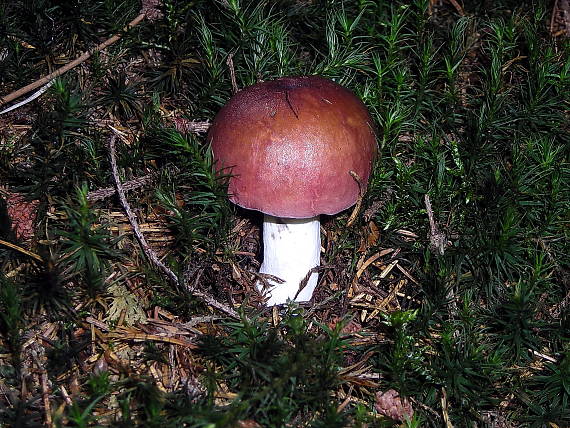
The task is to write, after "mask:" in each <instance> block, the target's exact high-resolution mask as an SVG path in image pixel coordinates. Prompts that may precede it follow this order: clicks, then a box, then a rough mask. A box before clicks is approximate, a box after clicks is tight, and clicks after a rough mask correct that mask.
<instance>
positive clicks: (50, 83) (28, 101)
mask: <svg viewBox="0 0 570 428" xmlns="http://www.w3.org/2000/svg"><path fill="white" fill-rule="evenodd" d="M54 83H55V79H53V80H50V81H49V82H48V83H47V84H46V85H44V86H43V87H42V88H40V90H39V91H37V92H34V93H33V94H32V95H31V96H29V97H28V98H26V99H25V100H23V101H20V102H19V103H16V104H14V105H13V106H10V107H8V108H6V109H4V110H2V111H0V114H5V113H8V112H9V111H12V110H16V109H17V108H18V107H22V106H24V105H26V104H28V103H30V102H32V101H34V100H35V99H36V98H38V97H39V96H40V95H42V94H43V93H44V92H45V91H47V90H48V89H49V88H50V86H51V85H53V84H54Z"/></svg>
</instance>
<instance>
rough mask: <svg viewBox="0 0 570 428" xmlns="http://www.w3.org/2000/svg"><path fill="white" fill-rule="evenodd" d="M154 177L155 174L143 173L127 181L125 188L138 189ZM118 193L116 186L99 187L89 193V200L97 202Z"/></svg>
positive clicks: (127, 189) (126, 189) (128, 189)
mask: <svg viewBox="0 0 570 428" xmlns="http://www.w3.org/2000/svg"><path fill="white" fill-rule="evenodd" d="M153 178H154V175H153V174H147V175H143V176H142V177H138V178H135V179H133V180H129V181H125V182H124V183H123V189H124V190H125V191H126V192H128V191H130V190H135V189H138V188H139V187H143V186H146V185H147V184H149V183H150V182H151V181H152V179H153ZM115 193H117V189H115V188H114V187H105V188H103V189H97V190H93V191H91V192H89V193H88V194H87V200H88V201H89V202H97V201H102V200H104V199H107V198H109V197H111V196H113V195H114V194H115Z"/></svg>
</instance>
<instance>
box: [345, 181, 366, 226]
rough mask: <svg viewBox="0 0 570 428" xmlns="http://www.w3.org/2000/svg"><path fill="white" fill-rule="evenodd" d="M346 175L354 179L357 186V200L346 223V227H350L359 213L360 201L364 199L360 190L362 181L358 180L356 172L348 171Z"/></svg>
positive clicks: (362, 190)
mask: <svg viewBox="0 0 570 428" xmlns="http://www.w3.org/2000/svg"><path fill="white" fill-rule="evenodd" d="M348 173H349V174H350V175H351V177H352V178H354V180H355V181H356V183H357V184H358V199H357V200H356V205H355V206H354V209H353V210H352V214H350V217H349V218H348V221H347V222H346V227H350V226H352V225H353V223H354V221H355V220H356V216H357V215H358V213H359V212H360V208H361V207H362V199H363V198H364V189H363V188H362V179H361V178H360V176H359V175H358V174H357V173H356V172H354V171H352V170H351V171H348Z"/></svg>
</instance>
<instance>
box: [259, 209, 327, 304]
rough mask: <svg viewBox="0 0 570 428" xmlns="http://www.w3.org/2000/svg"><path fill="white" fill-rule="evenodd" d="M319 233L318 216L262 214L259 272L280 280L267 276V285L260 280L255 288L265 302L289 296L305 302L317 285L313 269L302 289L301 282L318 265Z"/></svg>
mask: <svg viewBox="0 0 570 428" xmlns="http://www.w3.org/2000/svg"><path fill="white" fill-rule="evenodd" d="M320 253H321V233H320V221H319V216H316V217H311V218H305V219H297V218H281V217H274V216H271V215H267V214H265V215H264V218H263V263H262V264H261V269H260V270H259V272H260V273H264V274H269V275H272V276H275V277H277V278H280V279H282V280H283V281H284V282H283V283H279V282H277V281H273V280H271V279H269V278H268V279H267V283H268V284H269V288H268V287H266V286H264V284H263V283H262V282H261V281H258V282H257V288H258V290H259V291H260V292H261V293H262V294H265V297H267V298H268V300H267V305H268V306H273V305H280V304H283V303H286V302H287V300H288V299H290V300H295V301H297V302H306V301H308V300H310V299H311V296H312V295H313V291H314V290H315V287H316V286H317V280H318V277H319V275H318V273H317V272H313V273H311V276H310V277H309V280H308V281H307V283H306V285H305V286H304V287H303V289H302V290H301V291H299V287H300V285H301V282H302V281H303V280H304V279H305V278H306V276H307V275H308V274H309V272H310V270H311V269H313V268H315V267H318V266H319V265H320Z"/></svg>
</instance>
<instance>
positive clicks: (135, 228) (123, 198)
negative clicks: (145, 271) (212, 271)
mask: <svg viewBox="0 0 570 428" xmlns="http://www.w3.org/2000/svg"><path fill="white" fill-rule="evenodd" d="M116 139H117V137H116V136H115V135H113V136H111V139H110V141H109V154H110V157H111V170H112V173H113V179H114V180H115V185H116V187H117V194H118V195H119V200H120V201H121V205H122V206H123V209H124V210H125V212H126V214H127V217H128V219H129V223H130V224H131V226H132V228H133V231H134V234H135V236H136V238H137V240H138V241H139V244H140V245H141V247H142V249H143V252H144V253H145V255H146V257H147V258H148V259H149V260H150V261H151V262H152V263H153V264H154V265H155V266H156V267H157V268H158V269H160V270H161V271H162V272H163V273H164V274H165V275H166V276H167V277H168V278H169V279H170V280H171V281H172V282H173V283H174V284H176V285H177V286H181V285H183V286H184V287H185V288H186V289H187V290H188V291H189V292H190V293H191V294H192V295H193V296H194V297H196V298H197V299H200V300H202V301H203V302H205V303H207V304H208V305H210V306H212V307H214V308H216V309H218V310H220V311H222V312H224V313H226V314H227V315H229V316H231V317H233V318H238V319H239V315H238V314H237V312H236V311H234V310H233V309H232V308H230V307H229V306H227V305H225V304H223V303H221V302H218V301H217V300H216V299H214V298H213V297H212V296H210V295H209V294H207V293H204V292H202V291H198V290H195V289H192V288H191V287H188V285H187V284H186V282H182V283H181V281H180V279H179V278H178V276H177V275H176V274H175V273H174V272H173V271H172V270H171V269H170V268H168V266H166V265H165V264H164V263H162V261H160V259H159V258H158V256H157V255H156V253H155V252H154V251H153V250H152V248H150V246H149V245H148V243H147V242H146V238H145V237H144V235H143V234H142V232H141V230H140V227H139V224H138V221H137V219H136V217H135V215H134V214H133V211H132V210H131V207H130V205H129V203H128V201H127V198H126V196H125V191H124V189H123V185H122V184H121V180H120V179H119V172H118V169H117V158H116V154H115V140H116Z"/></svg>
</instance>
